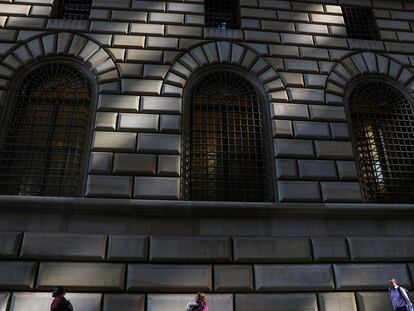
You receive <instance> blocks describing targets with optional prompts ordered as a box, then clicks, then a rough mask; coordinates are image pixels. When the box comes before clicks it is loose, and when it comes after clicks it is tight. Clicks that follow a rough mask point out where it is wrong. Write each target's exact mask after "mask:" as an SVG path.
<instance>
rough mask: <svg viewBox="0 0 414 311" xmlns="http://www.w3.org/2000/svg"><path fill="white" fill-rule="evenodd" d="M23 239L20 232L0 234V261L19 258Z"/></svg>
mask: <svg viewBox="0 0 414 311" xmlns="http://www.w3.org/2000/svg"><path fill="white" fill-rule="evenodd" d="M21 239H22V234H21V233H19V232H0V259H11V258H17V256H18V254H19V248H20V241H21Z"/></svg>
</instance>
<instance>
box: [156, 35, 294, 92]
mask: <svg viewBox="0 0 414 311" xmlns="http://www.w3.org/2000/svg"><path fill="white" fill-rule="evenodd" d="M217 64H228V65H233V66H235V67H240V68H243V69H244V70H246V71H249V72H250V73H252V74H254V75H255V76H256V77H257V79H258V80H259V81H260V82H262V83H263V86H264V88H265V90H266V91H267V92H268V95H269V96H268V97H269V99H273V98H274V97H275V96H274V94H276V92H281V91H284V90H285V85H284V83H283V81H282V80H281V79H280V78H279V75H278V74H277V72H276V69H274V68H273V67H272V65H271V64H270V63H269V62H268V60H267V59H266V58H263V57H261V56H260V55H258V54H257V52H255V51H254V50H252V49H250V48H248V47H245V46H242V45H240V44H237V43H232V42H228V41H218V42H208V43H204V44H202V45H200V46H197V47H195V48H193V49H192V50H190V51H188V52H186V53H185V54H183V55H182V56H181V57H180V58H178V59H177V61H176V62H175V63H174V64H173V65H172V66H171V67H170V70H169V72H168V73H167V75H166V77H165V79H164V82H163V87H162V93H163V94H164V95H178V96H181V95H182V94H183V90H184V88H185V86H186V84H187V81H188V80H189V79H190V77H191V75H192V74H193V73H194V72H196V71H198V70H199V69H201V68H203V67H206V66H210V65H217ZM285 93H286V92H285ZM279 94H280V93H279ZM276 97H279V96H276ZM283 98H285V97H283Z"/></svg>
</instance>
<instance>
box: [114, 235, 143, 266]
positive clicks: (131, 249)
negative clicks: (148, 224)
mask: <svg viewBox="0 0 414 311" xmlns="http://www.w3.org/2000/svg"><path fill="white" fill-rule="evenodd" d="M147 257H148V238H147V237H145V236H138V235H110V236H109V244H108V260H110V261H127V262H142V261H146V260H147Z"/></svg>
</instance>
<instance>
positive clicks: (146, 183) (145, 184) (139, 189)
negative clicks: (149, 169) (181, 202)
mask: <svg viewBox="0 0 414 311" xmlns="http://www.w3.org/2000/svg"><path fill="white" fill-rule="evenodd" d="M179 192H180V179H179V178H174V177H135V185H134V198H142V199H173V200H176V199H178V198H179V195H180V194H179Z"/></svg>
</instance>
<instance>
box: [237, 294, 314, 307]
mask: <svg viewBox="0 0 414 311" xmlns="http://www.w3.org/2000/svg"><path fill="white" fill-rule="evenodd" d="M235 306H236V310H237V311H257V310H260V311H317V310H318V306H317V302H316V295H315V294H308V293H306V294H296V293H295V294H236V295H235Z"/></svg>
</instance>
